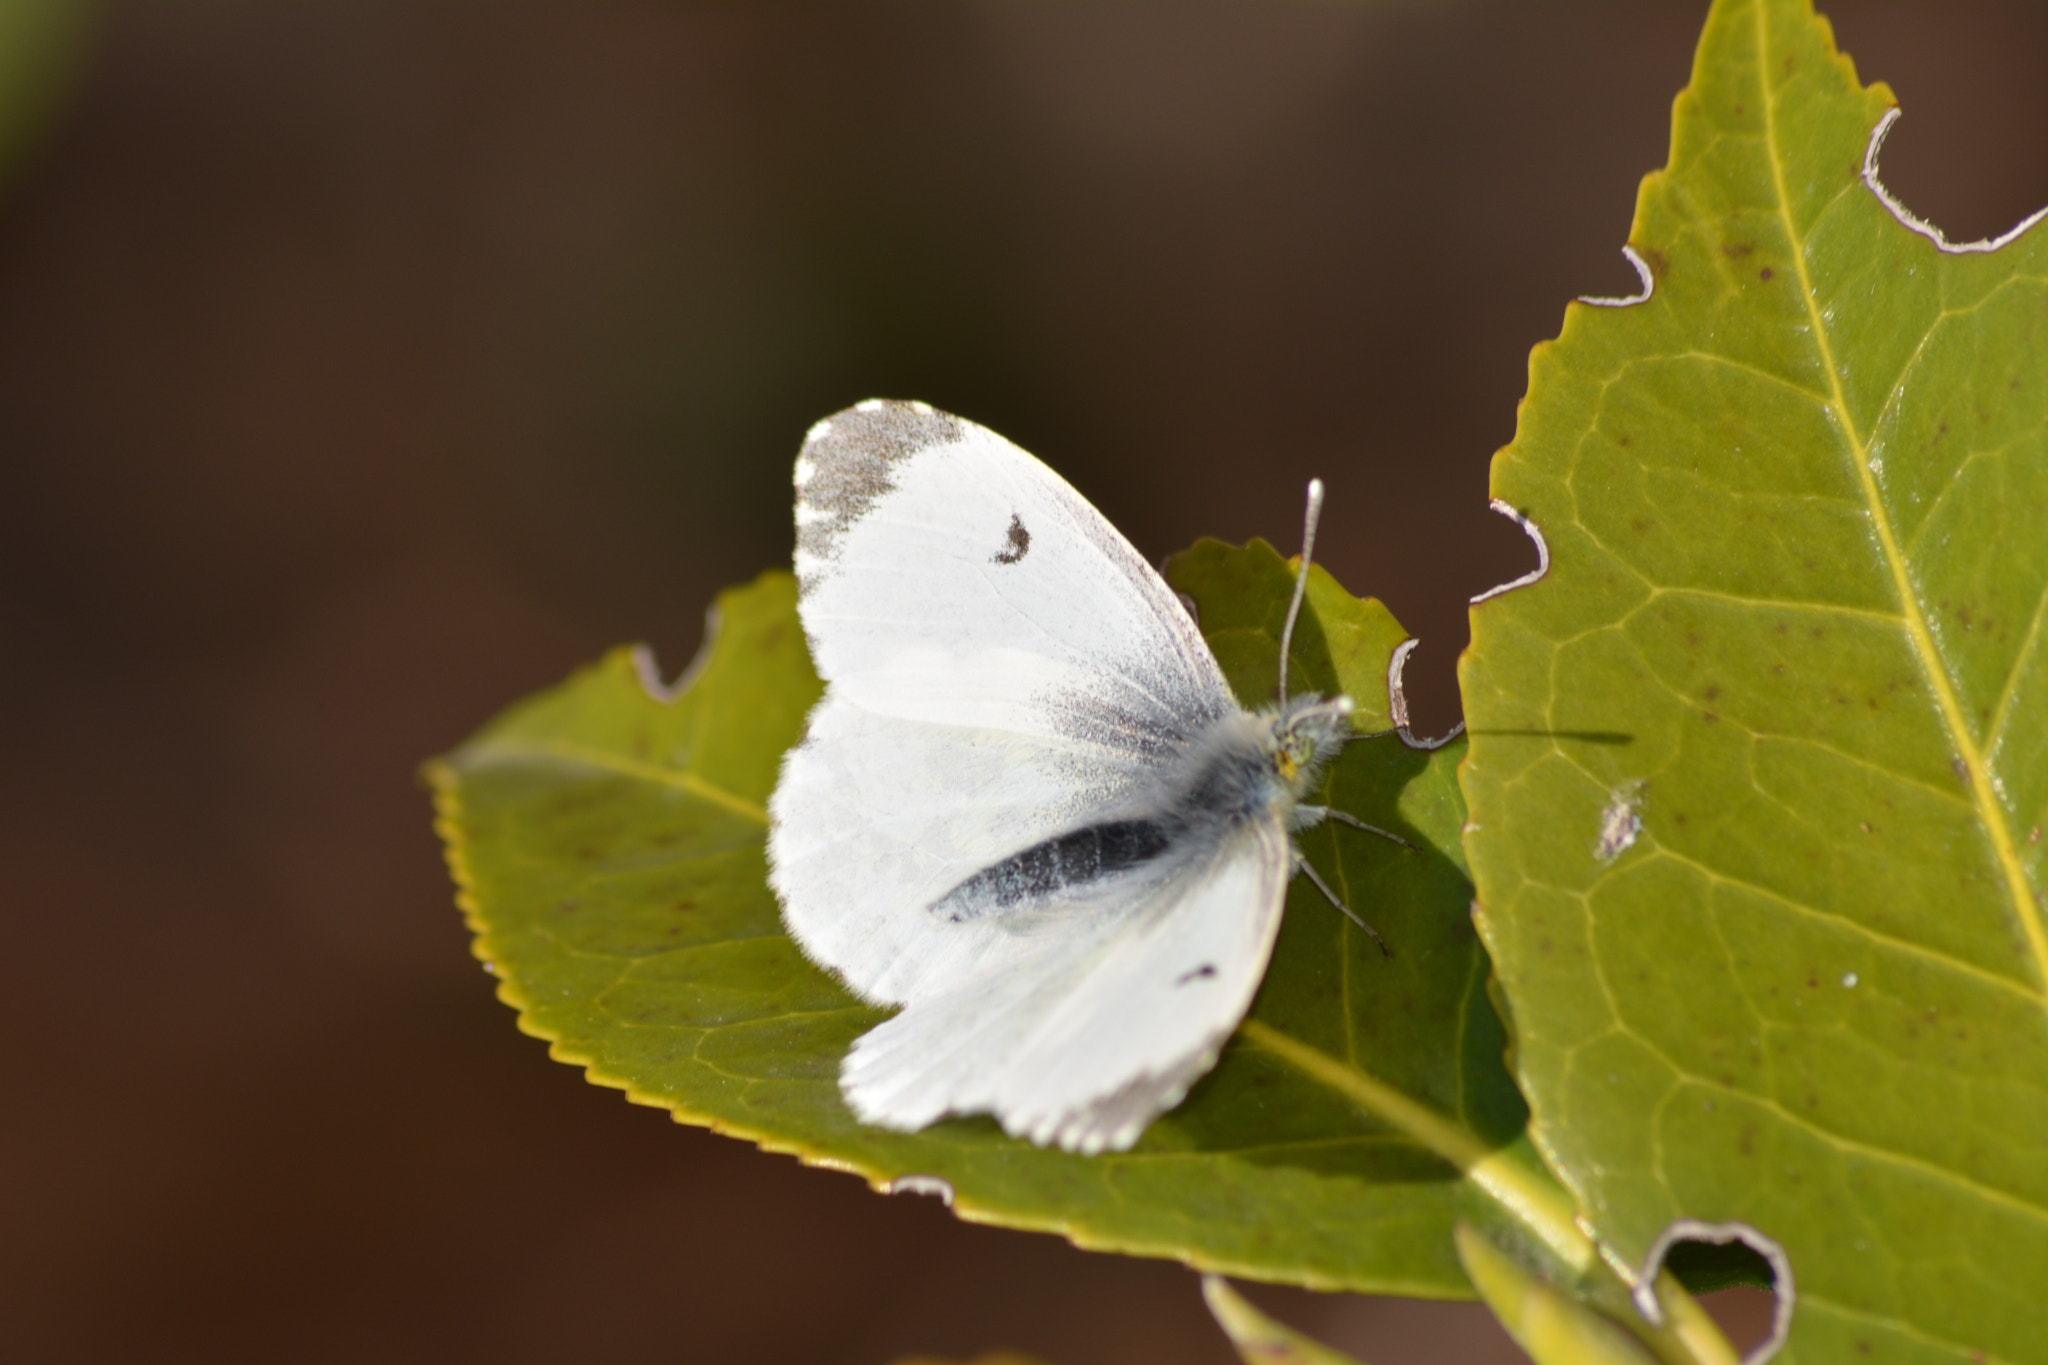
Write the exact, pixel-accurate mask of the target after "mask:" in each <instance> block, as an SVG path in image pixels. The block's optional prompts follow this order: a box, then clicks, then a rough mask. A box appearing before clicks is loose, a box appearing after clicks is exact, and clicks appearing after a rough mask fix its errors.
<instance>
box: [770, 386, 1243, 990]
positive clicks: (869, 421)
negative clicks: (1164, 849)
mask: <svg viewBox="0 0 2048 1365" xmlns="http://www.w3.org/2000/svg"><path fill="white" fill-rule="evenodd" d="M1019 527H1021V531H1022V534H1021V535H1019V534H1018V533H1017V529H1016V528H1019ZM1027 537H1028V547H1029V548H1028V551H1027V552H1025V553H1022V554H1014V557H1011V558H1005V556H1010V555H1013V553H1014V551H1015V549H1016V547H1017V546H1018V545H1019V544H1021V543H1026V538H1027ZM796 565H797V577H798V584H799V597H798V609H799V612H800V614H801V616H802V618H803V623H804V632H805V634H806V636H807V637H808V639H809V641H810V645H811V654H812V658H813V660H814V662H815V663H816V665H817V668H818V672H819V675H820V676H821V677H822V678H823V679H824V680H825V682H826V693H825V697H824V699H823V700H822V701H820V702H819V703H818V705H817V707H816V709H814V710H813V711H812V713H811V717H810V725H809V728H808V730H807V732H806V735H805V738H804V741H803V742H802V743H801V744H799V745H798V746H797V747H796V748H794V749H792V750H791V751H790V752H789V754H788V755H787V756H786V757H785V758H784V760H783V769H782V776H781V780H780V782H779V783H778V785H777V787H776V791H775V795H774V798H773V800H772V802H771V806H770V814H771V828H770V834H769V854H770V859H771V863H772V873H771V880H772V882H773V884H774V887H775V890H776V892H777V894H778V895H779V896H780V897H781V899H782V903H783V907H784V916H785V919H786V921H787V923H788V924H789V927H790V929H791V931H792V933H793V934H794V936H795V937H796V939H797V941H798V943H799V944H800V945H801V946H802V947H803V948H804V950H805V951H806V952H807V953H809V954H810V955H811V956H812V957H813V958H814V959H816V960H817V961H819V962H821V963H823V964H824V965H826V966H828V967H830V968H832V969H833V970H834V971H835V972H837V973H838V974H839V975H840V976H841V977H842V978H843V979H844V980H845V981H846V983H847V984H848V985H849V986H850V987H852V988H853V990H855V991H856V992H858V993H859V994H860V995H862V996H863V997H864V998H866V999H868V1000H871V1001H874V1002H877V1003H888V1004H903V1003H908V1002H911V1001H913V1000H915V999H917V998H918V996H919V995H920V994H921V993H929V992H930V991H931V990H934V989H943V988H945V987H946V986H948V985H950V984H951V983H954V982H957V981H959V980H961V979H962V977H963V975H965V974H966V973H968V972H969V971H970V969H971V968H972V967H973V965H974V964H975V963H977V962H979V961H981V960H982V959H984V958H986V957H987V956H988V955H989V954H990V953H991V952H993V951H995V948H996V947H997V946H998V945H1000V944H1002V943H1005V942H1007V941H1008V940H1009V939H1011V938H1013V937H1014V933H1013V931H1011V930H1007V929H1004V928H1002V927H1001V926H1000V925H999V924H996V923H993V922H982V923H974V924H968V925H964V926H961V927H960V928H959V929H958V930H957V931H956V932H948V933H945V934H939V933H937V932H936V931H935V927H934V926H935V925H936V924H937V922H938V921H937V919H936V918H935V916H934V915H933V914H932V913H931V910H930V907H932V906H933V905H934V904H935V903H936V902H938V901H939V900H940V899H941V898H942V897H944V896H945V895H946V894H947V893H948V892H949V891H951V890H952V889H953V888H954V887H955V886H958V885H959V884H960V883H961V882H963V881H965V880H967V879H968V878H969V877H971V876H973V875H974V874H975V873H977V872H979V871H981V870H982V869H983V868H985V867H987V866H989V865H990V864H992V863H995V862H998V861H1000V860H1002V859H1004V858H1006V857H1010V856H1011V855H1014V854H1016V853H1018V852H1020V851H1022V850H1024V849H1027V848H1030V847H1031V846H1032V845H1034V844H1038V843H1041V842H1043V841H1044V840H1046V839H1048V838H1051V837H1053V836H1055V835H1058V834H1061V833H1064V832H1066V831H1069V830H1072V829H1075V828H1078V827H1080V826H1082V825H1086V824H1090V823H1094V822H1096V821H1098V820H1102V819H1109V818H1114V817H1115V816H1116V815H1117V814H1118V813H1119V812H1122V811H1126V810H1133V809H1136V807H1138V806H1140V805H1142V804H1144V803H1145V802H1146V801H1147V800H1149V798H1150V797H1151V795H1152V790H1153V788H1154V786H1156V783H1157V781H1158V778H1159V775H1160V774H1161V773H1162V772H1163V771H1164V770H1165V769H1166V768H1167V767H1169V766H1170V764H1171V763H1172V760H1173V758H1174V756H1175V755H1176V754H1179V753H1182V752H1184V751H1185V750H1186V748H1187V747H1188V746H1189V744H1191V743H1192V742H1193V740H1194V739H1195V737H1196V736H1197V735H1198V734H1200V733H1201V732H1202V731H1203V730H1204V729H1205V728H1207V727H1208V726H1209V725H1210V724H1212V723H1213V722H1214V721H1215V720H1217V719H1219V718H1220V717H1222V716H1224V715H1228V714H1231V713H1233V712H1235V711H1236V710H1237V709H1238V708H1237V703H1236V701H1235V700H1234V699H1233V698H1232V696H1231V694H1230V690H1229V688H1228V686H1227V684H1226V683H1225V682H1224V680H1223V676H1222V673H1221V671H1220V670H1219V669H1218V668H1217V666H1216V663H1215V660H1214V658H1213V657H1212V656H1211V655H1210V654H1209V652H1208V648H1207V646H1206V645H1205V644H1204V643H1203V642H1202V640H1201V637H1200V635H1199V634H1197V633H1196V631H1195V628H1194V624H1193V623H1192V622H1191V621H1189V620H1188V617H1187V614H1186V612H1184V611H1183V610H1182V609H1181V607H1180V604H1179V603H1178V601H1177V600H1176V599H1175V598H1174V596H1173V594H1172V592H1171V591H1170V590H1169V589H1168V588H1167V587H1166V584H1165V583H1164V581H1163V580H1161V579H1160V577H1159V575H1158V574H1157V573H1156V572H1154V571H1153V569H1152V567H1151V566H1150V565H1148V564H1146V563H1145V562H1144V560H1143V559H1141V558H1140V557H1139V556H1138V554H1137V552H1136V551H1135V550H1133V549H1132V548H1131V546H1130V545H1129V543H1128V542H1126V541H1125V540H1124V538H1123V537H1122V536H1121V535H1119V534H1118V533H1117V531H1116V530H1115V528H1113V527H1112V526H1110V525H1109V523H1108V522H1107V521H1105V520H1104V519H1103V518H1102V516H1101V514H1100V513H1098V512H1096V511H1095V509H1094V508H1093V507H1091V506H1090V505H1089V504H1088V502H1087V501H1086V500H1085V499H1084V498H1082V497H1081V495H1080V494H1078V493H1076V492H1075V491H1074V490H1073V489H1072V488H1071V487H1069V486H1068V485H1067V484H1066V483H1065V482H1064V481H1063V480H1061V479H1060V478H1059V477H1058V476H1057V475H1055V474H1053V473H1052V472H1051V471H1050V470H1048V469H1047V468H1045V466H1043V465H1041V464H1039V463H1038V462H1037V461H1036V460H1034V459H1032V458H1031V457H1030V456H1029V455H1026V454H1025V453H1024V452H1023V451H1021V450H1018V449H1017V448H1016V447H1015V446H1013V445H1011V444H1010V443H1009V442H1007V441H1005V440H1003V439H1002V438H1001V437H999V436H996V435H994V434H993V433H991V432H988V431H986V430H984V429H982V428H980V427H978V426H975V425H974V424H973V423H970V422H964V421H961V420H960V419H958V418H953V417H948V416H946V415H944V414H942V413H938V412H935V411H934V410H932V409H930V408H927V407H924V406H923V405H922V404H905V403H873V404H863V405H861V406H860V407H858V408H854V409H850V410H848V411H846V412H842V413H840V414H838V415H837V416H834V417H831V418H829V419H827V420H826V421H824V422H821V423H819V424H818V425H817V426H816V427H814V428H813V429H812V431H811V434H810V437H809V439H808V440H807V441H806V442H805V444H804V448H803V452H802V454H801V455H800V456H799V458H798V460H797V552H796ZM1140 813H1142V812H1140Z"/></svg>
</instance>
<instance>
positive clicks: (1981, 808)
mask: <svg viewBox="0 0 2048 1365" xmlns="http://www.w3.org/2000/svg"><path fill="white" fill-rule="evenodd" d="M1750 14H1751V17H1752V19H1753V21H1754V24H1755V27H1756V45H1757V55H1758V58H1759V60H1758V61H1757V64H1756V73H1757V87H1758V98H1759V103H1760V105H1761V107H1762V109H1763V112H1764V155H1765V157H1766V159H1767V160H1768V161H1769V162H1770V168H1771V187H1772V191H1773V193H1774V194H1775V195H1776V197H1777V208H1778V217H1779V220H1780V222H1782V223H1783V225H1784V229H1785V239H1786V241H1787V242H1788V243H1790V244H1791V247H1792V250H1791V253H1790V255H1791V258H1792V269H1793V270H1794V272H1795V273H1796V275H1797V278H1798V282H1799V299H1800V302H1801V303H1802V304H1803V305H1804V306H1805V308H1806V315H1807V322H1808V324H1809V331H1810V332H1811V334H1812V336H1813V341H1814V345H1815V346H1816V347H1817V348H1818V349H1819V352H1820V360H1821V368H1822V370H1823V371H1824V372H1825V373H1826V375H1827V380H1828V391H1829V396H1828V398H1827V400H1826V401H1827V405H1828V407H1829V408H1830V410H1832V412H1833V413H1834V416H1835V421H1836V424H1837V425H1838V426H1839V427H1840V428H1841V431H1842V438H1843V439H1844V440H1845V441H1846V442H1848V445H1849V450H1850V454H1851V464H1852V465H1853V467H1854V469H1855V474H1856V480H1857V483H1858V485H1859V486H1860V487H1861V489H1862V492H1863V502H1864V507H1865V510H1866V511H1867V512H1868V514H1869V516H1870V524H1871V528H1872V530H1873V532H1874V533H1875V535H1876V537H1877V543H1878V551H1879V554H1880V556H1881V557H1882V558H1883V560H1884V564H1885V568H1886V570H1887V571H1888V572H1889V573H1890V574H1891V577H1892V585H1893V588H1894V590H1895V591H1896V592H1897V594H1898V598H1899V604H1900V613H1899V614H1900V619H1901V621H1902V623H1903V624H1904V626H1905V628H1906V637H1907V639H1908V641H1909V642H1910V643H1911V645H1912V648H1913V652H1914V654H1915V656H1916V657H1917V658H1918V660H1919V663H1920V666H1921V668H1922V670H1923V671H1924V672H1925V673H1926V675H1927V677H1928V680H1929V683H1930V686H1931V688H1932V691H1933V693H1934V698H1935V703H1936V706H1937V707H1938V709H1939V710H1940V713H1941V719H1942V724H1943V726H1944V727H1945V728H1946V730H1947V731H1948V737H1949V742H1950V744H1951V745H1952V746H1953V747H1954V750H1955V753H1956V755H1957V757H1958V758H1959V759H1960V760H1961V762H1962V764H1963V769H1964V777H1965V779H1966V780H1967V781H1968V782H1969V785H1970V794H1971V798H1972V801H1973V803H1974V805H1975V807H1976V811H1977V817H1978V820H1979V822H1980V823H1981V824H1982V825H1983V827H1984V830H1985V833H1986V836H1987V837H1988V838H1989V839H1990V842H1991V848H1992V853H1993V856H1994V857H1996V859H1997V861H1998V865H1999V869H2000V871H2001V872H2002V873H2003V874H2004V876H2005V883H2006V893H2007V895H2008V897H2009V898H2010V899H2011V901H2012V913H2013V918H2014V919H2015V920H2016V921H2018V923H2019V926H2020V931H2021V933H2022V934H2024V935H2025V937H2026V940H2027V947H2028V950H2029V952H2030V954H2031V955H2032V959H2033V967H2034V984H2035V988H2036V991H2037V992H2039V991H2042V990H2048V926H2044V925H2043V923H2042V917H2041V913H2040V909H2039V907H2038V906H2037V905H2036V904H2035V901H2034V895H2033V888H2032V887H2031V886H2029V885H2028V883H2027V877H2026V870H2025V868H2024V867H2023V866H2022V864H2021V862H2020V857H2019V849H2018V845H2017V844H2016V843H2015V842H2014V839H2013V832H2012V830H2011V829H2010V828H2009V827H2008V826H2007V824H2006V821H2005V812H2004V810H2003V808H2002V807H2001V806H2000V805H1999V802H1998V794H1997V792H1996V791H1995V790H1994V788H1993V787H1992V775H1991V771H1990V767H1989V765H1988V764H1986V762H1985V761H1984V755H1983V752H1982V751H1981V750H1980V749H1979V747H1978V745H1977V743H1976V741H1975V740H1974V739H1972V738H1971V736H1970V730H1969V725H1968V723H1967V721H1966V719H1965V717H1964V713H1963V706H1962V699H1961V698H1960V697H1958V696H1957V695H1956V690H1955V687H1954V685H1953V684H1952V682H1951V680H1950V678H1949V676H1948V674H1947V672H1946V671H1945V670H1944V668H1943V666H1942V660H1941V655H1940V652H1939V651H1938V650H1937V649H1936V647H1935V643H1934V635H1933V632H1932V631H1931V630H1929V628H1928V625H1927V618H1926V616H1925V615H1924V614H1923V613H1922V612H1921V610H1920V597H1919V592H1918V588H1917V585H1916V584H1915V583H1914V582H1913V578H1912V574H1911V572H1910V570H1909V569H1908V568H1907V565H1906V560H1905V556H1904V553H1903V552H1902V550H1901V548H1900V546H1899V543H1898V536H1897V534H1896V533H1895V532H1894V530H1893V528H1892V524H1891V518H1890V517H1889V516H1888V515H1887V514H1886V512H1885V507H1884V502H1883V499H1882V497H1881V496H1880V494H1879V490H1878V487H1877V476H1876V475H1875V474H1874V473H1872V472H1871V469H1870V461H1869V447H1868V445H1867V444H1866V443H1865V441H1864V440H1863V438H1862V437H1861V436H1860V435H1859V434H1858V433H1857V430H1856V423H1855V420H1854V418H1853V417H1852V415H1851V413H1850V411H1849V402H1848V396H1847V395H1846V394H1845V393H1844V392H1843V391H1842V372H1841V367H1840V366H1839V365H1838V364H1837V363H1836V361H1835V354H1834V346H1833V344H1832V343H1831V342H1830V340H1829V337H1828V330H1827V326H1826V324H1825V321H1824V320H1823V319H1822V317H1821V315H1820V309H1819V308H1818V306H1817V301H1816V299H1815V295H1814V289H1813V279H1812V276H1811V275H1810V274H1809V273H1808V271H1807V268H1806V242H1805V239H1804V238H1803V237H1802V236H1801V235H1800V233H1799V231H1798V229H1797V228H1796V227H1795V226H1794V224H1793V222H1792V200H1791V195H1790V193H1789V192H1788V191H1787V189H1786V185H1785V165H1784V162H1783V160H1782V159H1781V158H1780V156H1779V155H1778V99H1777V91H1776V89H1775V88H1774V87H1773V86H1772V85H1771V82H1770V79H1769V76H1768V74H1767V73H1768V72H1769V71H1770V69H1771V62H1770V61H1768V60H1765V58H1766V57H1768V56H1769V55H1770V54H1771V46H1770V35H1769V32H1768V25H1767V22H1766V16H1765V13H1764V7H1763V6H1762V5H1753V6H1752V7H1751V9H1750Z"/></svg>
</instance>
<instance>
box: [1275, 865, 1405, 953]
mask: <svg viewBox="0 0 2048 1365" xmlns="http://www.w3.org/2000/svg"><path fill="white" fill-rule="evenodd" d="M1294 866H1295V867H1296V868H1297V869H1298V870H1300V871H1302V872H1306V873H1307V874H1308V879H1309V880H1310V881H1312V882H1314V883H1315V884H1316V890H1318V891H1320V892H1322V893H1323V895H1324V897H1325V898H1327V899H1328V900H1329V902H1330V904H1332V905H1334V906H1336V907H1337V909H1338V911H1339V912H1340V913H1341V914H1342V915H1343V916H1344V918H1345V919H1348V920H1350V921H1351V922H1352V923H1353V924H1355V925H1357V926H1358V927H1359V928H1361V929H1363V930H1365V932H1366V933H1368V934H1371V935H1372V941H1373V942H1374V943H1377V944H1379V945H1380V951H1381V952H1382V953H1384V954H1386V955H1387V956H1388V957H1392V956H1393V955H1394V950H1393V949H1392V948H1389V947H1388V946H1387V941H1386V940H1385V939H1383V938H1381V937H1380V935H1379V930H1377V929H1375V928H1373V927H1372V926H1371V925H1370V924H1367V923H1366V922H1365V921H1364V920H1362V919H1360V918H1359V917H1358V916H1357V915H1356V914H1355V913H1353V911H1352V909H1351V907H1350V906H1348V905H1346V904H1345V903H1344V902H1343V901H1341V900H1338V899H1337V893H1336V892H1334V891H1332V890H1331V889H1330V884H1329V883H1328V882H1326V881H1324V880H1323V876H1322V874H1321V873H1320V872H1317V871H1316V869H1315V866H1314V865H1313V864H1312V863H1310V862H1309V860H1308V859H1306V858H1304V857H1302V856H1301V855H1300V854H1296V855H1295V858H1294Z"/></svg>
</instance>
